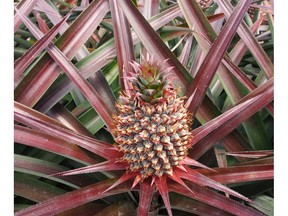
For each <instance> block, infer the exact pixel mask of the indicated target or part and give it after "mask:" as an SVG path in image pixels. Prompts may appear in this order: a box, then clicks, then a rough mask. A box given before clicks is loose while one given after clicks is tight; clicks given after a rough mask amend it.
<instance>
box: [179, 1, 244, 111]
mask: <svg viewBox="0 0 288 216" xmlns="http://www.w3.org/2000/svg"><path fill="white" fill-rule="evenodd" d="M185 2H186V4H187V2H188V1H183V3H185ZM180 5H181V4H180ZM249 5H250V1H244V0H243V1H240V2H239V3H238V4H237V7H236V8H235V10H234V11H233V14H232V15H231V16H230V17H229V20H228V21H227V22H226V24H225V26H224V27H223V29H222V31H221V32H220V34H219V36H218V37H217V38H216V40H215V41H214V43H213V45H212V47H211V49H210V50H209V52H208V54H207V55H206V57H205V59H204V61H203V62H205V64H204V63H203V64H202V65H201V66H200V68H199V70H198V72H197V74H196V76H195V77H194V80H193V82H192V84H191V85H190V86H189V88H188V89H187V92H186V95H187V96H188V97H189V98H188V100H187V104H188V105H189V110H190V111H191V112H192V113H193V114H194V115H195V113H196V112H197V110H198V107H199V106H200V104H201V102H202V100H203V98H204V96H205V94H206V91H207V89H208V87H209V84H210V82H211V80H212V78H213V77H214V74H215V72H216V70H217V68H218V66H219V64H220V62H221V60H222V58H223V56H224V54H225V52H226V50H227V48H228V46H229V44H230V42H231V40H232V38H233V37H234V35H235V32H236V30H237V28H238V25H239V24H240V22H241V20H242V18H243V16H244V14H245V12H246V11H247V9H248V7H249ZM184 15H185V14H184ZM203 77H205V79H203Z"/></svg>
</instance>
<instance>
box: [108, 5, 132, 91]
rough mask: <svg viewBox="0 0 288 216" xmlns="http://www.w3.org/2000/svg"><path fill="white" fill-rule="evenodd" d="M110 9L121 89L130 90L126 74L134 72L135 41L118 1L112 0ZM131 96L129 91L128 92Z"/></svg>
mask: <svg viewBox="0 0 288 216" xmlns="http://www.w3.org/2000/svg"><path fill="white" fill-rule="evenodd" d="M109 3H110V9H111V15H112V24H113V33H114V38H115V46H116V47H115V48H116V56H117V63H118V70H119V79H120V85H121V89H122V90H125V89H128V88H129V86H128V80H127V79H124V77H126V76H127V74H126V72H130V71H133V68H132V66H131V65H130V64H129V62H132V60H134V59H135V58H134V51H133V41H132V36H131V30H130V26H129V23H128V21H127V19H126V17H125V15H124V13H123V11H122V10H121V8H120V7H119V1H118V0H110V1H109ZM127 93H128V94H129V91H128V92H127Z"/></svg>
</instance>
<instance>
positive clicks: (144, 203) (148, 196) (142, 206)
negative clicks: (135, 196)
mask: <svg viewBox="0 0 288 216" xmlns="http://www.w3.org/2000/svg"><path fill="white" fill-rule="evenodd" d="M154 193H155V185H154V184H153V185H152V186H151V185H150V184H149V183H148V182H147V181H143V182H142V183H141V184H140V197H139V206H138V210H137V214H138V215H143V216H148V212H149V210H150V205H151V201H152V198H153V195H154Z"/></svg>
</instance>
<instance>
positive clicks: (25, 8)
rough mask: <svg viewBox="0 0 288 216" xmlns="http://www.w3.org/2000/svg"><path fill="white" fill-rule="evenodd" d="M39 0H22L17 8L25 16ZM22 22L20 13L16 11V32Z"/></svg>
mask: <svg viewBox="0 0 288 216" xmlns="http://www.w3.org/2000/svg"><path fill="white" fill-rule="evenodd" d="M38 1H39V0H31V1H20V2H19V3H18V4H17V6H16V8H17V9H18V10H19V11H20V12H21V13H22V14H24V15H25V16H26V15H28V14H29V13H30V12H31V11H32V10H33V8H34V6H35V5H36V4H37V2H38ZM21 23H22V19H21V18H20V17H19V15H18V14H17V13H16V14H15V15H14V32H15V31H17V29H18V28H19V26H20V25H21Z"/></svg>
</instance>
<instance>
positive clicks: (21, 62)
mask: <svg viewBox="0 0 288 216" xmlns="http://www.w3.org/2000/svg"><path fill="white" fill-rule="evenodd" d="M71 12H72V10H71V11H70V12H69V13H67V15H66V16H65V17H64V18H63V19H62V21H61V22H59V23H58V24H57V25H55V26H54V27H53V28H52V29H51V30H50V31H49V32H48V33H47V34H45V35H44V36H43V37H42V38H41V39H40V40H39V41H38V42H37V43H35V45H33V47H31V49H29V50H28V51H27V52H26V53H25V54H24V55H23V56H21V58H19V59H17V61H16V62H15V63H14V81H16V80H18V79H19V76H20V75H21V74H22V73H23V72H24V70H25V69H26V68H27V66H28V65H29V64H30V63H31V62H32V61H33V60H34V58H35V57H36V56H37V55H38V54H39V53H40V52H41V51H42V50H43V49H44V48H45V47H46V46H47V45H48V44H49V43H51V41H52V39H53V38H54V37H55V35H56V34H57V33H58V31H59V29H60V28H61V27H62V26H63V24H64V23H65V22H66V20H67V19H68V17H69V16H70V14H71Z"/></svg>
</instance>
